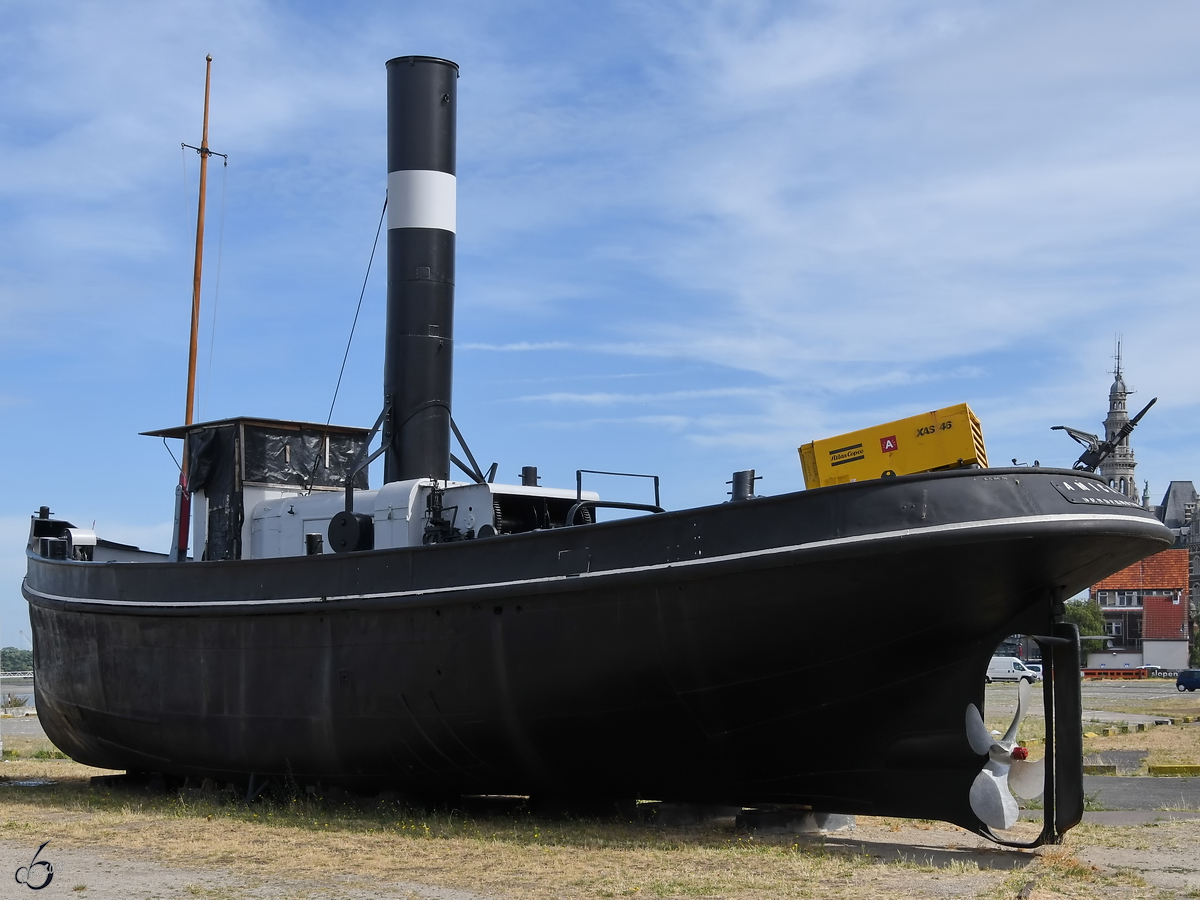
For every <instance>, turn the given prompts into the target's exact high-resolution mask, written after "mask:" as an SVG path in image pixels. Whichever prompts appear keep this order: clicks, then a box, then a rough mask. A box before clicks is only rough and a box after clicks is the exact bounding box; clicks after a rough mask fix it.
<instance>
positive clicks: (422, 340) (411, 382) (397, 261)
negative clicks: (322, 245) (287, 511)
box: [383, 56, 458, 482]
mask: <svg viewBox="0 0 1200 900" xmlns="http://www.w3.org/2000/svg"><path fill="white" fill-rule="evenodd" d="M387 75H388V204H387V207H388V209H387V225H388V295H387V334H386V344H387V346H386V351H385V358H384V373H383V391H384V399H385V402H386V403H387V405H388V408H389V409H390V414H389V416H388V418H387V421H386V424H385V426H384V443H385V445H386V446H387V453H386V457H385V464H384V481H385V482H389V481H400V480H404V479H408V478H426V477H430V476H432V477H434V478H441V479H444V478H447V477H448V476H449V473H450V384H451V376H452V363H453V356H454V354H453V347H454V341H453V338H454V237H455V230H456V207H457V204H456V196H457V189H456V178H455V141H456V128H455V119H456V109H457V106H458V66H457V65H456V64H455V63H452V62H450V61H448V60H445V59H435V58H433V57H430V56H401V57H397V58H396V59H393V60H389V61H388V64H387Z"/></svg>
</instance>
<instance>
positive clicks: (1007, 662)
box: [983, 656, 1041, 684]
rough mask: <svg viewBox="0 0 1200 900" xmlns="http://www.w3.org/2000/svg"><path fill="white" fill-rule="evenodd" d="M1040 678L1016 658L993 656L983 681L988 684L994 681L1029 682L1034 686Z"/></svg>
mask: <svg viewBox="0 0 1200 900" xmlns="http://www.w3.org/2000/svg"><path fill="white" fill-rule="evenodd" d="M1040 677H1041V676H1039V675H1037V674H1036V673H1034V672H1032V671H1030V670H1029V669H1027V668H1025V664H1024V663H1023V662H1021V661H1020V660H1019V659H1017V658H1016V657H1015V656H993V657H992V661H991V662H989V663H988V667H987V675H985V676H984V678H983V680H984V682H986V683H987V684H991V683H992V682H993V681H1028V682H1029V683H1030V684H1033V683H1034V682H1035V681H1037V680H1038V678H1040Z"/></svg>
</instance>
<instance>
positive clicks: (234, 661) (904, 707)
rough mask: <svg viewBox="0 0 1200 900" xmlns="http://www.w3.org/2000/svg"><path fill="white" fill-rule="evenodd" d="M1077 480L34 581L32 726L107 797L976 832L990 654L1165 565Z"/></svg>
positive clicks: (899, 488)
mask: <svg viewBox="0 0 1200 900" xmlns="http://www.w3.org/2000/svg"><path fill="white" fill-rule="evenodd" d="M1067 474H1068V473H1064V472H1055V471H1052V470H1039V471H1033V470H1028V469H1023V470H990V471H989V470H975V471H970V472H967V471H960V472H948V473H938V474H934V475H923V476H910V477H906V478H895V479H885V480H882V481H877V482H865V483H859V484H851V485H845V486H841V487H837V488H828V489H824V490H818V491H808V492H804V493H800V494H792V495H786V496H782V497H775V498H766V499H759V500H752V501H745V502H741V503H732V504H723V505H721V506H715V507H707V508H701V509H695V510H685V511H680V512H675V513H667V514H663V515H657V516H649V517H643V518H639V519H632V520H625V521H621V522H613V523H607V524H601V525H590V526H581V527H575V528H566V529H555V530H552V531H546V532H535V533H531V534H525V535H514V536H504V537H498V538H493V539H489V540H476V541H466V542H461V543H454V544H445V545H440V546H433V547H421V548H411V549H398V550H383V551H374V552H367V553H356V554H344V555H337V556H334V555H328V556H317V557H293V558H284V559H272V560H245V561H228V562H211V563H185V564H169V563H163V564H160V563H86V562H70V561H50V560H45V559H42V558H40V557H38V556H36V555H34V554H31V556H30V569H29V576H28V578H27V580H26V584H25V586H24V592H25V596H26V597H27V599H28V600H29V602H30V605H31V618H32V624H33V635H34V652H35V660H36V673H37V674H36V678H35V691H36V697H37V705H38V710H39V714H40V715H41V718H42V721H43V724H44V727H45V729H46V732H47V734H48V735H49V736H50V737H51V739H52V740H53V741H54V742H55V744H56V745H57V746H59V747H60V748H61V749H63V750H64V751H65V752H67V753H68V754H69V755H70V756H72V757H73V758H75V759H77V760H79V761H80V762H84V763H87V764H90V765H94V766H99V767H104V768H113V769H132V770H148V771H159V772H164V773H169V774H175V775H193V776H212V777H217V778H222V779H232V778H236V777H243V778H244V777H245V776H246V775H248V774H251V773H254V774H258V775H269V776H279V777H282V776H288V775H290V776H291V777H293V778H295V779H296V780H297V781H299V782H304V781H308V780H322V781H326V782H340V783H344V784H347V785H351V786H359V787H368V786H369V787H385V786H386V787H392V788H397V789H400V790H404V791H410V792H414V793H422V794H464V793H470V794H555V795H570V796H587V795H592V796H598V797H644V798H654V799H677V800H691V801H709V802H720V803H730V804H739V805H756V804H764V803H799V804H806V805H810V806H812V807H814V808H815V809H818V810H827V811H832V812H844V813H872V814H884V815H887V814H891V815H904V816H918V817H926V816H927V817H930V818H941V819H946V820H949V821H956V822H959V823H960V824H964V825H967V826H968V827H978V821H977V819H976V818H975V817H974V815H973V814H972V813H971V810H970V808H969V806H968V791H969V788H970V784H971V781H972V779H973V778H974V776H975V775H976V774H977V772H978V771H979V766H980V763H979V758H978V757H977V756H975V755H974V753H972V751H971V749H970V747H969V746H968V744H967V740H966V736H965V732H964V726H963V715H964V711H965V709H966V706H967V704H968V703H976V704H980V705H982V702H983V676H984V672H985V670H986V667H987V663H988V659H989V658H990V656H991V654H992V652H993V650H994V649H995V647H996V645H997V644H998V643H999V641H1000V640H1002V639H1003V638H1004V637H1005V636H1007V635H1009V634H1012V633H1033V634H1049V633H1051V631H1052V629H1053V622H1052V609H1051V605H1052V596H1053V594H1054V591H1055V590H1056V589H1057V590H1059V591H1061V592H1062V594H1064V595H1065V596H1071V595H1072V594H1073V593H1074V592H1076V591H1078V590H1080V589H1082V588H1083V587H1085V586H1087V585H1089V584H1091V583H1094V582H1095V581H1097V580H1098V579H1100V578H1102V577H1104V576H1106V575H1108V574H1110V573H1112V572H1114V571H1117V570H1119V569H1121V568H1123V567H1124V566H1126V565H1128V564H1130V563H1132V562H1134V561H1136V560H1137V559H1140V558H1142V557H1144V556H1146V555H1149V554H1150V553H1153V552H1156V551H1158V550H1160V549H1163V548H1164V547H1165V546H1167V545H1168V542H1169V538H1170V535H1169V533H1168V532H1167V531H1166V529H1164V528H1163V526H1162V525H1161V524H1159V523H1158V522H1157V521H1156V520H1155V519H1154V518H1153V517H1152V516H1151V515H1150V514H1148V513H1146V512H1145V511H1142V510H1140V509H1137V508H1130V507H1127V506H1114V507H1107V506H1096V507H1090V506H1084V505H1080V504H1078V503H1070V502H1068V501H1067V499H1066V497H1065V496H1064V494H1063V493H1062V491H1060V490H1056V489H1055V488H1054V484H1053V483H1054V482H1055V481H1058V482H1062V481H1063V480H1064V479H1065V478H1066V477H1067ZM1070 479H1071V480H1074V481H1076V483H1079V482H1082V483H1083V484H1085V485H1092V484H1100V482H1099V480H1098V479H1095V478H1094V477H1091V476H1079V475H1078V474H1077V473H1070Z"/></svg>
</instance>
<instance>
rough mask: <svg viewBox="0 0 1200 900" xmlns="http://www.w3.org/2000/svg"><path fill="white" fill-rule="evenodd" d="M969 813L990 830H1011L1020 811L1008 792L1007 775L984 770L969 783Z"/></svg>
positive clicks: (988, 769) (987, 769)
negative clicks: (973, 814) (990, 828)
mask: <svg viewBox="0 0 1200 900" xmlns="http://www.w3.org/2000/svg"><path fill="white" fill-rule="evenodd" d="M971 811H972V812H973V813H975V815H977V816H979V821H981V822H983V823H984V824H985V825H989V826H991V827H992V828H1012V827H1013V826H1014V825H1016V824H1017V818H1018V816H1019V815H1020V811H1019V810H1018V809H1017V801H1016V800H1014V799H1013V795H1012V794H1010V793H1009V791H1008V774H1007V773H1004V774H1001V775H997V774H996V773H995V772H993V771H992V770H991V769H990V768H984V769H983V770H982V771H981V772H980V773H979V774H978V775H976V776H975V781H974V782H972V783H971Z"/></svg>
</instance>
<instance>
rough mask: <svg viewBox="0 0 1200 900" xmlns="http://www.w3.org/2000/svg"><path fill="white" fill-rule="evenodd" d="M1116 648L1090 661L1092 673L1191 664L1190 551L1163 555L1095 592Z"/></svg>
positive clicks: (1094, 655) (1102, 584) (1115, 577)
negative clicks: (1189, 636) (1189, 618)
mask: <svg viewBox="0 0 1200 900" xmlns="http://www.w3.org/2000/svg"><path fill="white" fill-rule="evenodd" d="M1091 598H1092V599H1093V600H1095V601H1096V602H1097V603H1098V604H1099V605H1100V611H1101V612H1102V613H1103V614H1104V633H1105V634H1106V635H1107V636H1108V640H1109V643H1110V644H1111V646H1110V647H1109V648H1108V649H1106V650H1104V651H1102V652H1099V653H1091V654H1089V655H1088V666H1089V667H1091V668H1109V669H1112V668H1118V669H1119V668H1134V667H1136V666H1142V665H1146V666H1161V667H1162V668H1164V669H1184V668H1187V664H1188V628H1189V624H1190V623H1189V621H1188V602H1189V596H1188V551H1187V549H1186V548H1181V549H1174V550H1164V551H1162V552H1161V553H1156V554H1154V555H1153V556H1150V557H1147V558H1146V559H1143V560H1142V561H1141V562H1137V563H1134V564H1133V565H1132V566H1129V567H1128V568H1126V569H1122V570H1121V571H1120V572H1117V573H1116V574H1115V575H1112V576H1110V577H1108V578H1105V579H1104V580H1103V581H1101V582H1099V583H1098V584H1096V585H1094V586H1093V587H1092V589H1091Z"/></svg>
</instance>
